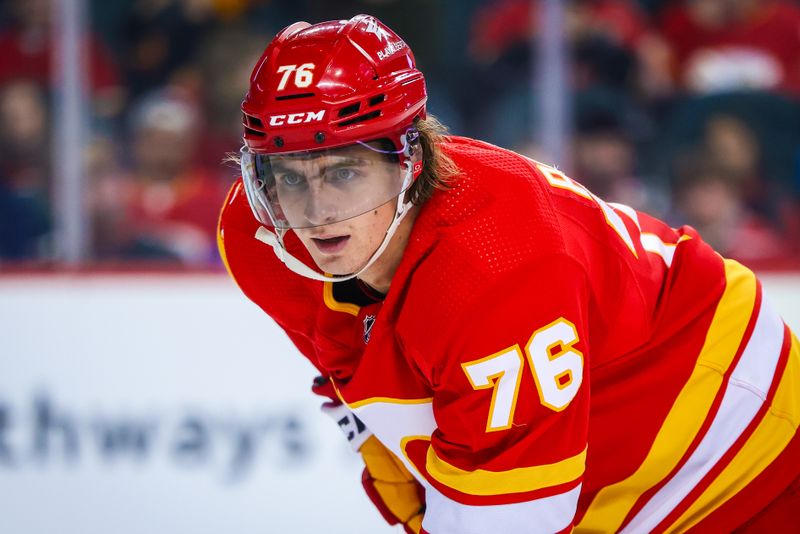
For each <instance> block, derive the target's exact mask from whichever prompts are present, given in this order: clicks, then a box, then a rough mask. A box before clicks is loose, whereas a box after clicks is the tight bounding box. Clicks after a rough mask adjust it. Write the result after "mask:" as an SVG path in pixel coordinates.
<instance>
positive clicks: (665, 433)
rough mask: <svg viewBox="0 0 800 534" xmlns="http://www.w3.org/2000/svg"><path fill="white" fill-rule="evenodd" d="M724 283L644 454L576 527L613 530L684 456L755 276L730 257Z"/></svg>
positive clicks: (741, 324) (728, 356) (736, 341)
mask: <svg viewBox="0 0 800 534" xmlns="http://www.w3.org/2000/svg"><path fill="white" fill-rule="evenodd" d="M724 263H725V277H726V279H727V284H726V286H725V291H724V292H723V294H722V298H720V300H719V303H718V305H717V309H716V312H715V313H714V318H713V319H712V321H711V325H710V326H709V329H708V332H707V334H706V339H705V342H704V344H703V348H702V350H701V352H700V355H699V357H698V358H697V365H696V366H695V368H694V371H693V372H692V374H691V376H690V377H689V380H688V381H687V382H686V384H685V385H684V386H683V389H682V390H681V392H680V393H679V394H678V396H677V398H676V399H675V402H674V403H673V405H672V408H671V409H670V411H669V414H667V417H666V419H664V422H663V424H662V425H661V429H660V430H659V431H658V434H657V435H656V437H655V440H654V441H653V444H652V446H651V447H650V451H649V452H648V454H647V457H646V458H645V459H644V461H643V462H642V463H641V465H640V466H639V468H638V469H637V470H636V472H634V473H633V474H632V475H630V476H629V477H628V478H626V479H624V480H621V481H620V482H617V483H616V484H612V485H610V486H606V487H605V488H603V489H602V490H600V491H599V492H598V493H597V495H595V498H594V499H593V500H592V503H591V504H590V505H589V508H588V510H587V511H586V514H585V515H584V517H583V519H582V520H581V522H580V524H578V525H577V527H576V529H577V530H579V531H580V530H583V529H586V530H596V531H602V532H612V531H616V530H619V527H620V525H621V524H622V522H623V521H624V520H625V517H626V516H627V515H628V512H630V510H631V508H632V507H633V505H634V504H635V503H636V501H637V499H638V498H639V497H640V496H641V495H642V494H643V493H644V492H646V491H647V490H648V489H650V488H651V487H653V486H655V485H656V484H658V483H659V482H660V481H661V480H663V479H664V478H665V477H666V476H667V475H669V473H670V472H671V471H672V469H673V468H674V467H675V466H676V465H677V464H678V462H679V461H680V460H681V458H683V456H684V454H685V453H686V451H687V450H688V448H689V446H690V445H691V443H692V441H693V440H694V438H695V436H696V435H697V432H698V431H699V430H700V427H701V426H702V425H703V422H704V421H705V419H706V417H707V414H708V410H709V409H710V408H711V405H712V404H713V402H714V399H715V398H716V396H717V392H718V391H719V389H720V386H721V385H722V379H723V375H724V373H725V371H726V370H727V369H728V367H729V366H730V364H731V362H732V361H733V358H734V356H735V355H736V352H737V349H738V348H739V345H740V344H741V342H742V338H743V336H744V332H745V330H746V328H747V324H748V322H749V320H750V316H751V315H752V314H753V313H757V310H754V305H755V298H756V278H755V275H754V274H753V273H752V272H751V271H750V270H748V269H747V268H745V267H743V266H742V265H740V264H739V263H737V262H735V261H733V260H724Z"/></svg>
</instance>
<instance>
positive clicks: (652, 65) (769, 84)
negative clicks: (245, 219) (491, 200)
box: [0, 0, 800, 534]
mask: <svg viewBox="0 0 800 534" xmlns="http://www.w3.org/2000/svg"><path fill="white" fill-rule="evenodd" d="M362 12H365V13H371V14H374V15H377V16H378V17H379V18H381V19H382V20H384V21H385V22H386V23H387V24H388V25H389V26H391V27H392V28H393V29H395V30H396V31H397V32H398V33H399V34H400V35H401V36H402V37H404V39H405V40H406V41H407V42H408V43H409V45H410V46H411V47H412V49H413V50H414V51H415V54H416V56H417V59H418V62H419V65H420V67H421V69H422V70H423V71H424V72H425V73H426V76H427V79H428V82H429V93H430V105H429V109H430V111H431V112H432V113H434V114H436V115H437V116H438V117H439V118H441V119H442V120H443V121H444V122H445V123H447V124H449V125H450V127H451V130H452V132H453V133H455V134H461V135H469V136H473V137H478V138H482V139H485V140H488V141H491V142H494V143H496V144H499V145H501V146H505V147H508V148H512V149H515V150H518V151H520V152H523V153H526V154H528V155H530V156H532V157H535V158H536V159H539V160H542V161H545V162H548V163H555V164H557V165H558V166H559V167H560V168H562V169H565V170H567V171H568V172H570V174H571V175H572V176H574V177H575V178H576V179H578V180H579V181H582V182H583V183H585V184H586V185H588V186H589V187H590V188H591V189H592V190H593V191H595V192H596V193H598V194H599V195H600V196H602V197H604V198H606V200H610V201H618V202H624V203H627V204H630V205H633V206H634V207H637V208H640V209H644V210H646V211H649V212H651V213H654V214H656V215H658V216H660V217H663V218H664V219H666V220H668V221H669V222H670V223H671V224H673V225H675V226H678V225H682V224H691V225H693V226H695V227H696V228H697V229H698V230H699V231H700V232H701V234H702V235H703V237H704V238H705V239H707V240H708V241H709V242H711V243H712V244H714V246H715V247H716V248H717V249H718V250H720V251H721V252H723V253H724V254H725V255H727V256H730V257H734V258H737V259H739V260H740V261H742V262H743V263H745V264H746V265H749V266H751V267H753V268H754V269H755V270H756V271H757V272H758V273H759V274H760V276H761V277H762V280H763V283H764V289H765V294H766V295H767V297H768V298H770V299H771V300H772V301H773V302H774V303H775V305H776V306H777V307H778V308H779V310H780V311H781V313H782V314H783V316H784V318H785V319H786V320H787V322H788V323H789V324H790V326H792V327H793V328H794V329H795V330H800V270H799V269H800V208H799V207H798V206H800V202H799V201H798V198H800V195H799V194H798V191H799V190H800V103H799V101H798V95H800V54H798V50H800V3H798V2H795V1H778V0H685V1H672V2H668V1H659V0H639V1H634V0H569V1H557V0H538V1H536V0H534V1H531V0H462V1H457V0H440V1H435V0H402V1H395V0H361V1H355V0H352V1H351V0H348V1H337V2H331V1H323V0H295V1H291V2H290V1H269V0H4V1H2V2H0V50H1V51H2V53H0V496H2V507H0V510H1V511H2V513H0V532H4V533H5V532H9V533H22V534H27V533H37V534H38V533H50V532H81V533H89V534H92V533H105V532H116V533H119V534H124V533H138V532H193V533H206V532H207V533H212V532H237V533H266V532H303V533H304V532H326V533H338V532H341V533H350V532H392V531H393V530H392V529H391V528H389V527H388V526H386V525H385V523H384V522H383V521H382V519H381V518H380V517H379V515H378V513H377V512H376V511H375V510H374V509H373V508H372V507H371V504H370V503H369V502H368V501H367V498H366V497H365V496H364V495H363V492H362V490H361V487H360V481H359V479H360V470H361V466H360V464H359V461H358V459H357V458H356V457H354V455H352V453H350V451H349V448H348V446H347V445H346V444H345V443H344V440H343V438H342V436H341V435H340V433H339V431H338V429H337V428H336V427H335V425H334V424H333V422H331V421H329V420H328V419H327V418H326V417H325V416H323V415H322V414H321V413H320V412H319V408H318V405H319V402H320V401H319V400H318V399H316V398H314V396H313V395H312V394H311V393H310V382H311V379H312V377H313V375H314V372H313V370H312V368H311V366H310V365H309V364H307V363H306V362H305V361H303V359H302V358H301V357H300V356H299V354H297V352H296V350H295V349H294V348H293V347H292V346H291V344H290V343H289V341H288V340H287V338H286V337H285V336H284V335H283V334H282V332H281V331H280V330H279V329H278V328H277V327H276V326H275V324H274V323H273V322H272V321H271V320H270V319H269V318H268V317H266V316H265V315H264V314H263V313H262V312H261V311H260V310H259V309H257V308H256V307H255V306H254V305H253V304H251V303H250V302H248V301H246V299H245V298H244V297H243V296H241V294H240V293H239V291H238V289H237V288H236V286H235V284H234V283H233V282H232V281H231V280H229V279H228V278H227V276H226V274H225V272H224V268H223V267H222V265H221V261H220V260H219V258H218V256H217V254H216V251H215V235H214V227H215V219H216V215H217V213H218V211H219V207H220V205H221V203H222V199H223V197H224V194H225V191H226V190H227V188H228V187H229V186H230V184H231V183H232V182H233V181H234V180H235V179H236V169H235V168H231V167H230V166H228V165H226V164H224V163H222V160H223V159H224V157H225V154H227V153H228V152H232V151H236V150H237V149H238V146H239V143H240V128H241V125H240V113H239V111H238V105H239V103H240V100H241V98H242V95H243V94H244V92H245V90H246V86H247V79H248V77H249V72H250V69H251V67H252V65H253V64H254V63H255V61H256V59H257V58H258V56H259V54H260V53H261V51H262V50H263V47H264V46H265V45H266V43H267V42H268V41H269V39H271V37H272V36H273V35H274V34H275V33H276V32H277V31H278V30H280V29H281V28H282V27H284V26H286V25H288V24H289V23H291V22H293V21H295V20H308V21H309V22H318V21H322V20H331V19H338V18H349V17H350V16H352V15H354V14H357V13H362Z"/></svg>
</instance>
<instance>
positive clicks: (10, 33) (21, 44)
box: [0, 0, 123, 117]
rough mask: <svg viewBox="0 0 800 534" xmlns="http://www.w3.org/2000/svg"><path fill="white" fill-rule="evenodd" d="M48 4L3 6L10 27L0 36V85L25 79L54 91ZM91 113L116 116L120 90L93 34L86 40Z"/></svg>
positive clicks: (29, 0) (20, 0)
mask: <svg viewBox="0 0 800 534" xmlns="http://www.w3.org/2000/svg"><path fill="white" fill-rule="evenodd" d="M51 4H52V2H50V1H49V0H13V1H11V2H10V3H8V4H7V7H8V8H9V9H10V11H11V15H12V20H13V21H14V24H12V25H11V26H10V27H8V28H6V29H5V30H4V31H2V32H0V50H2V51H3V53H2V54H0V83H2V82H5V81H8V80H12V79H17V78H26V79H29V80H32V81H35V82H36V83H38V84H39V85H40V86H41V87H45V88H50V87H57V84H56V83H53V82H52V81H51V79H50V77H51V74H52V62H53V58H52V57H51V54H52V50H51V48H52V38H53V35H52V25H51V16H52V5H51ZM84 50H86V51H87V53H88V57H87V62H88V69H89V76H90V78H89V79H90V82H91V89H92V91H93V95H92V97H93V104H94V112H95V113H96V114H97V115H99V116H103V117H111V116H114V115H116V114H117V113H119V111H120V109H121V105H122V103H123V102H122V98H123V97H122V89H121V86H120V83H119V76H118V73H117V68H116V65H115V63H114V60H113V59H112V57H111V55H110V53H109V51H108V49H107V48H106V46H105V44H104V43H103V42H102V41H101V40H100V39H99V38H98V37H97V35H96V34H94V33H89V34H88V35H87V36H86V42H85V44H84Z"/></svg>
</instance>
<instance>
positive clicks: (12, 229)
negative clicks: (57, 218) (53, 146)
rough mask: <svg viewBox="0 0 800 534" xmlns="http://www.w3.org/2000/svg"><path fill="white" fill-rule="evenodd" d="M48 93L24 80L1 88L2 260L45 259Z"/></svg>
mask: <svg viewBox="0 0 800 534" xmlns="http://www.w3.org/2000/svg"><path fill="white" fill-rule="evenodd" d="M47 126H48V116H47V105H46V103H45V99H44V94H43V92H42V90H41V89H40V88H39V87H38V86H37V84H35V83H33V82H29V81H24V80H17V81H12V82H7V83H6V84H5V85H3V86H2V87H0V258H2V259H13V260H25V259H27V260H30V259H36V258H41V257H42V256H43V253H44V251H43V248H44V246H45V243H44V238H46V237H47V235H48V233H49V231H50V217H49V213H48V202H47V198H48V187H49V185H50V184H49V179H50V159H49V155H50V143H49V139H48V133H47V132H48V129H47Z"/></svg>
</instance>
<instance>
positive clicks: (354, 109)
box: [339, 102, 361, 117]
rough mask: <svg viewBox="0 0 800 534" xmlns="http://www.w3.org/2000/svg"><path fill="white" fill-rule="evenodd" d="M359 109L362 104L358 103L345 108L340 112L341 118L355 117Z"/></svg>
mask: <svg viewBox="0 0 800 534" xmlns="http://www.w3.org/2000/svg"><path fill="white" fill-rule="evenodd" d="M359 109H361V102H356V103H355V104H351V105H349V106H345V107H343V108H342V109H340V110H339V117H347V116H348V115H354V114H356V113H358V110H359Z"/></svg>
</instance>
